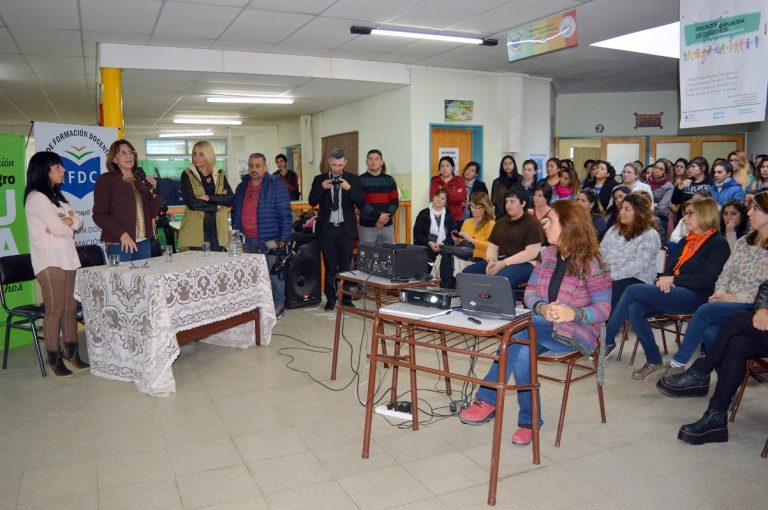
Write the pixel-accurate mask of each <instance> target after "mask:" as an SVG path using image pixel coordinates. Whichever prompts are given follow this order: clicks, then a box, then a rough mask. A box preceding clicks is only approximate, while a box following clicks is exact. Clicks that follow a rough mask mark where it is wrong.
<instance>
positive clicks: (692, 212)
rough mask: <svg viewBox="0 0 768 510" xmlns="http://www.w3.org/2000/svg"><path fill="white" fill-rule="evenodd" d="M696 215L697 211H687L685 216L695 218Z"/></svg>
mask: <svg viewBox="0 0 768 510" xmlns="http://www.w3.org/2000/svg"><path fill="white" fill-rule="evenodd" d="M694 214H696V211H685V212H684V213H683V216H693V215H694Z"/></svg>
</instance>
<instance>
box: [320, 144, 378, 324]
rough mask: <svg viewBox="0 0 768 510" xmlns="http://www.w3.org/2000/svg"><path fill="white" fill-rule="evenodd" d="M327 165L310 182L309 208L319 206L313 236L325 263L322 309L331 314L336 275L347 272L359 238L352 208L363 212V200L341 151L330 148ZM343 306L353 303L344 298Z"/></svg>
mask: <svg viewBox="0 0 768 510" xmlns="http://www.w3.org/2000/svg"><path fill="white" fill-rule="evenodd" d="M328 163H329V166H330V168H331V169H330V171H328V172H327V173H322V174H320V175H318V176H316V177H315V179H314V180H313V181H312V189H311V191H310V192H309V205H311V206H312V207H315V206H318V205H319V211H318V217H317V220H316V223H315V234H316V235H317V238H318V239H319V240H320V251H321V252H322V254H323V263H324V264H325V298H326V302H325V310H326V311H327V312H330V311H332V310H333V309H334V307H335V306H336V298H337V293H336V273H338V272H343V271H348V270H349V266H350V263H351V262H352V250H353V249H354V248H355V239H357V238H358V232H357V217H356V215H355V206H357V208H358V209H360V210H362V209H363V208H364V207H365V197H364V195H363V186H362V184H360V178H359V177H358V176H356V175H353V174H351V173H349V172H345V171H344V167H345V166H346V165H347V157H346V155H345V154H344V151H343V150H341V149H333V150H332V151H331V154H330V157H329V158H328ZM344 305H346V306H352V300H351V299H350V298H349V297H345V299H344Z"/></svg>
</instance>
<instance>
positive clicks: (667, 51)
mask: <svg viewBox="0 0 768 510" xmlns="http://www.w3.org/2000/svg"><path fill="white" fill-rule="evenodd" d="M590 46H597V47H599V48H609V49H612V50H622V51H632V52H635V53H645V54H647V55H657V56H659V57H669V58H680V22H679V21H676V22H674V23H670V24H668V25H662V26H660V27H654V28H649V29H647V30H641V31H639V32H633V33H631V34H627V35H622V36H619V37H614V38H613V39H606V40H605V41H600V42H596V43H592V44H590Z"/></svg>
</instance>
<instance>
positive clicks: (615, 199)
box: [605, 184, 632, 228]
mask: <svg viewBox="0 0 768 510" xmlns="http://www.w3.org/2000/svg"><path fill="white" fill-rule="evenodd" d="M630 193H632V190H631V189H629V188H628V187H627V186H624V185H623V184H619V185H618V186H616V187H614V188H613V191H612V192H611V205H610V207H608V209H606V210H605V217H606V218H607V219H606V225H607V226H608V228H611V227H612V226H614V225H615V224H616V221H618V216H619V210H620V209H621V203H622V202H623V201H624V197H625V196H627V195H629V194H630Z"/></svg>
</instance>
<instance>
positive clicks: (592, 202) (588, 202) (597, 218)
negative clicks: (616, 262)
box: [579, 188, 608, 241]
mask: <svg viewBox="0 0 768 510" xmlns="http://www.w3.org/2000/svg"><path fill="white" fill-rule="evenodd" d="M579 203H580V204H581V206H582V207H583V208H584V209H586V210H587V211H589V215H590V217H591V218H592V226H593V227H595V232H596V233H597V240H598V241H602V240H603V236H604V235H605V231H606V230H608V226H607V225H606V224H605V218H603V215H602V214H600V206H599V205H598V203H597V192H596V191H595V190H593V189H592V188H583V189H582V190H581V191H579Z"/></svg>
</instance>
